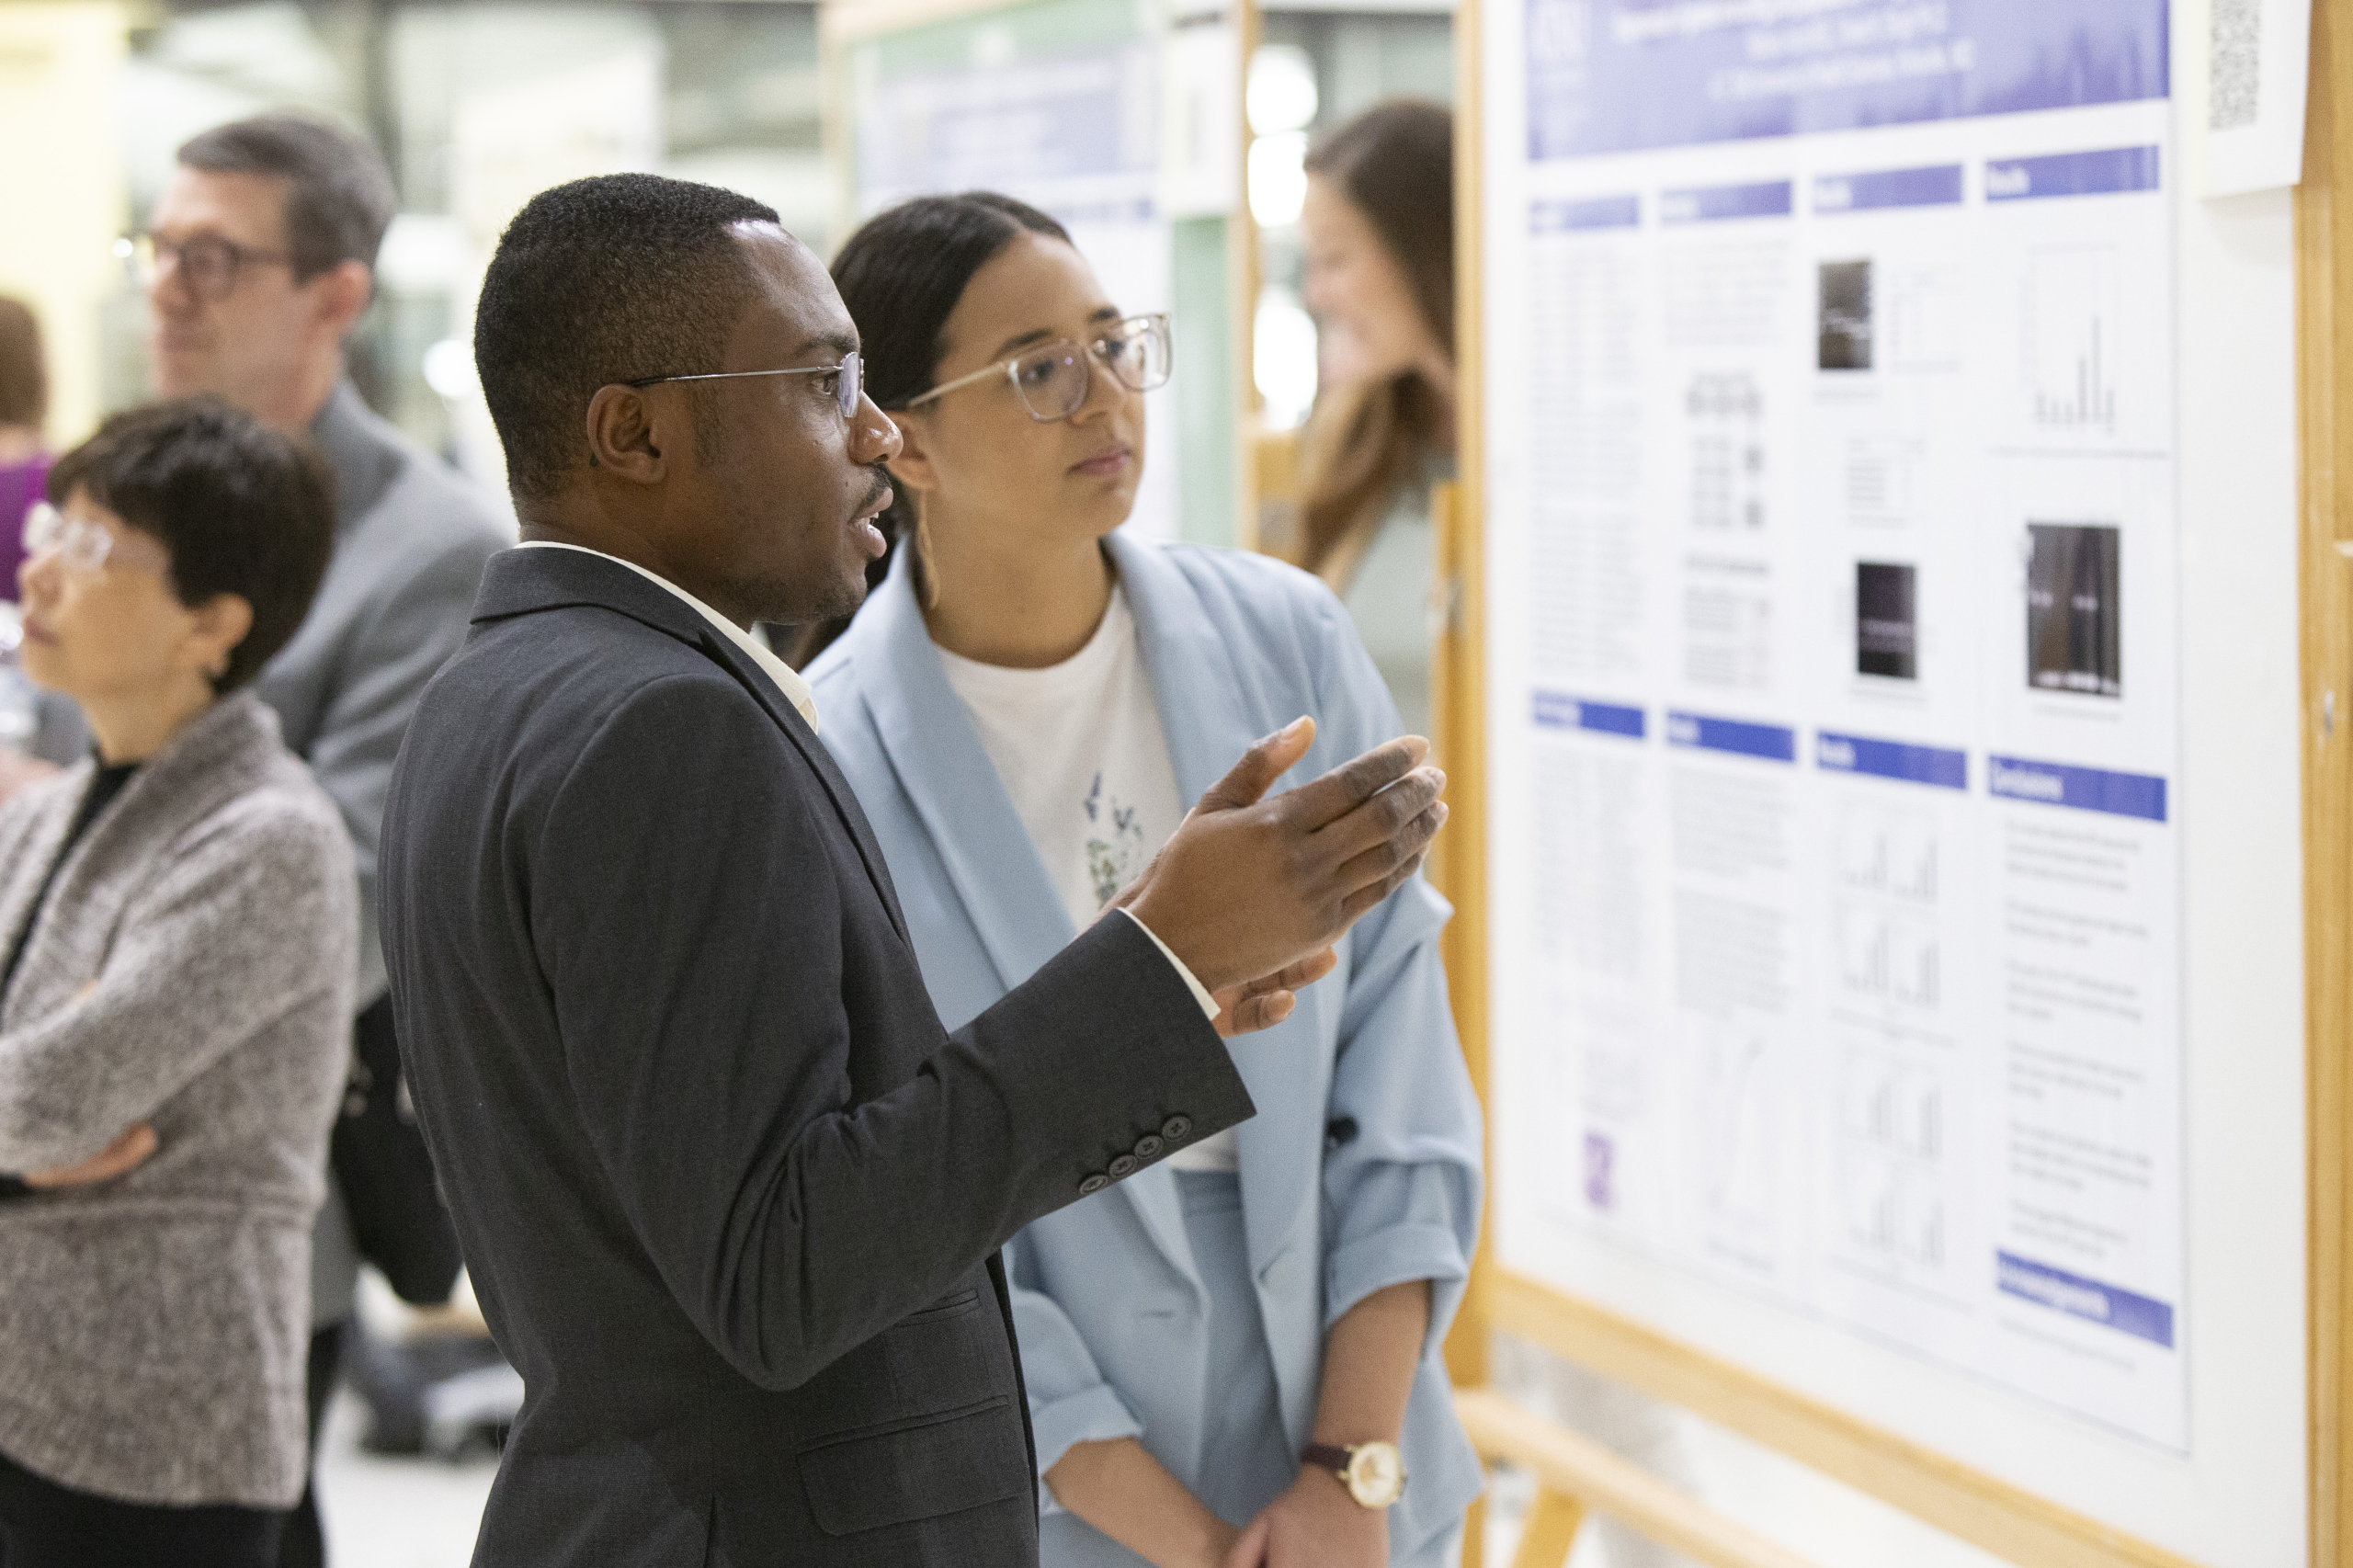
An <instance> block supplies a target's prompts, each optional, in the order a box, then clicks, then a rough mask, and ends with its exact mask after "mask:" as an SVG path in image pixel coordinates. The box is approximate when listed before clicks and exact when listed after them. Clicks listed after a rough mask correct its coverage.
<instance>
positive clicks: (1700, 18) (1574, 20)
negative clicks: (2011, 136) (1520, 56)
mask: <svg viewBox="0 0 2353 1568" xmlns="http://www.w3.org/2000/svg"><path fill="white" fill-rule="evenodd" d="M2165 10H2166V0H1529V5H1528V12H1527V19H1528V40H1527V43H1528V155H1529V157H1530V158H1531V159H1533V160H1535V161H1538V162H1543V161H1545V160H1548V159H1552V158H1582V157H1592V156H1594V155H1596V154H1598V153H1631V152H1638V151H1642V150H1644V149H1649V148H1656V147H1690V146H1697V145H1699V144H1701V143H1704V142H1739V141H1748V140H1753V139H1755V138H1757V137H1765V136H1799V135H1805V134H1809V133H1812V132H1816V131H1863V130H1871V129H1876V128H1878V127H1881V126H1887V125H1905V124H1916V123H1918V122H1920V121H1923V120H1938V119H1973V118H1975V117H1977V116H1979V115H1989V114H2016V113H2020V112H2022V111H2026V110H2029V109H2054V108H2079V107H2082V106H2084V105H2087V104H2114V103H2132V102H2137V101H2139V100H2142V99H2146V98H2162V97H2165V96H2166V95H2167V93H2168V92H2169V91H2170V90H2171V87H2170V83H2171V71H2172V65H2171V61H2170V59H2169V57H2168V55H2167V47H2168V45H2167V39H2166V32H2165V27H2166V20H2165Z"/></svg>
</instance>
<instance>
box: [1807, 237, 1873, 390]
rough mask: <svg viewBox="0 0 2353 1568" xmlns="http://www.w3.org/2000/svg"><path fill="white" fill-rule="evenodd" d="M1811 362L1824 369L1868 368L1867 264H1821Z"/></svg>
mask: <svg viewBox="0 0 2353 1568" xmlns="http://www.w3.org/2000/svg"><path fill="white" fill-rule="evenodd" d="M1816 328H1817V337H1818V342H1819V349H1818V351H1817V354H1816V358H1815V363H1816V364H1817V365H1818V366H1819V367H1820V368H1821V369H1824V370H1868V369H1870V368H1871V264H1870V262H1869V261H1825V262H1824V263H1823V264H1822V267H1821V304H1820V306H1819V309H1818V319H1817V323H1816Z"/></svg>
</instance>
